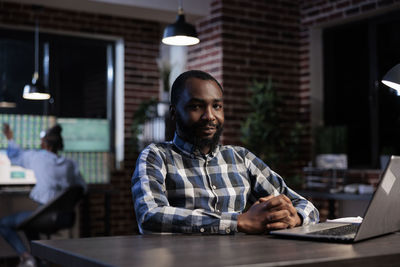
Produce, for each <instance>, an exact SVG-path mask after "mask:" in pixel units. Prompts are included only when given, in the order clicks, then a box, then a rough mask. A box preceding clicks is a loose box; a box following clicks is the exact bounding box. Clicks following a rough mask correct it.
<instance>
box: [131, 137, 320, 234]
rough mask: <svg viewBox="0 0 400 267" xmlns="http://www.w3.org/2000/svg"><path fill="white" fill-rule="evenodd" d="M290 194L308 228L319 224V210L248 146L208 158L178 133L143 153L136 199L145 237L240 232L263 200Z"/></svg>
mask: <svg viewBox="0 0 400 267" xmlns="http://www.w3.org/2000/svg"><path fill="white" fill-rule="evenodd" d="M279 194H285V195H286V196H288V197H289V198H290V199H291V201H292V203H293V205H294V207H295V208H296V209H297V211H298V213H299V215H300V216H301V217H302V219H303V224H309V223H316V222H318V220H319V213H318V210H317V209H316V208H315V207H314V206H313V205H312V204H311V203H310V202H309V201H307V200H306V199H305V198H303V197H301V196H300V195H298V194H297V193H296V192H294V191H293V190H291V189H290V188H289V187H287V186H286V184H285V182H284V181H283V179H282V178H281V177H280V176H279V175H278V174H277V173H275V172H273V171H272V170H271V169H270V168H269V167H268V166H267V165H266V164H265V163H264V162H263V161H262V160H260V159H259V158H257V157H256V156H255V155H254V154H253V153H251V152H250V151H248V150H247V149H245V148H243V147H238V146H229V145H228V146H217V148H216V149H215V150H214V151H213V152H212V153H210V154H208V155H202V154H201V153H200V151H198V150H194V149H193V146H192V145H191V144H189V143H186V142H184V141H183V140H182V139H181V138H179V137H178V136H177V135H175V138H174V140H173V141H172V142H164V143H159V144H151V145H149V146H148V147H147V148H145V149H144V150H143V151H142V153H141V154H140V156H139V158H138V160H137V162H136V169H135V172H134V174H133V177H132V195H133V202H134V207H135V212H136V218H137V222H138V226H139V231H140V233H142V234H143V233H153V232H169V233H208V234H230V233H235V232H237V217H238V214H240V213H242V212H243V211H244V210H245V208H246V206H248V205H251V204H252V203H254V202H255V201H257V200H258V199H259V198H260V197H265V196H268V195H275V196H276V195H279Z"/></svg>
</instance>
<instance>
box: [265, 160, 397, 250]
mask: <svg viewBox="0 0 400 267" xmlns="http://www.w3.org/2000/svg"><path fill="white" fill-rule="evenodd" d="M399 205H400V156H392V157H391V158H390V161H389V162H388V164H387V166H386V168H385V171H384V173H383V175H382V176H381V180H380V182H379V184H378V187H377V189H376V190H375V192H374V194H373V196H372V199H371V201H370V203H369V205H368V208H367V210H366V211H365V214H364V216H363V218H364V219H363V220H362V222H361V223H335V222H323V223H318V224H311V225H306V226H300V227H295V228H292V229H284V230H275V231H271V232H270V234H272V235H275V236H278V237H286V238H300V239H313V240H320V241H334V242H346V243H353V242H358V241H361V240H365V239H368V238H373V237H377V236H380V235H384V234H388V233H392V232H396V231H399V230H400V212H399V210H398V209H399Z"/></svg>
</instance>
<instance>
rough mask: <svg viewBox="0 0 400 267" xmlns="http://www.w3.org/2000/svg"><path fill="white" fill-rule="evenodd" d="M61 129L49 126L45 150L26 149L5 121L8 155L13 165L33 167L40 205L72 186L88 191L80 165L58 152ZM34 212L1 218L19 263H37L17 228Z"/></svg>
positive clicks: (1, 227) (3, 233)
mask: <svg viewBox="0 0 400 267" xmlns="http://www.w3.org/2000/svg"><path fill="white" fill-rule="evenodd" d="M61 131H62V128H61V126H59V125H56V126H54V127H52V128H50V129H48V130H47V131H46V134H45V135H44V136H43V137H42V138H41V148H42V149H41V150H23V149H21V148H20V147H19V146H18V145H17V144H16V143H15V142H14V140H13V132H12V130H11V129H10V127H9V125H8V124H3V133H4V135H5V136H6V138H7V140H8V148H7V156H8V157H9V159H10V161H11V163H12V165H18V166H21V167H24V168H26V169H31V170H33V172H34V174H35V177H36V185H35V186H34V187H33V189H32V191H31V192H30V198H31V199H33V200H34V201H35V202H37V203H38V204H39V205H43V204H46V203H48V202H49V201H51V200H52V199H53V198H54V197H55V196H57V194H59V193H60V192H62V191H64V190H65V189H66V188H68V187H69V186H72V185H81V186H82V187H83V188H84V189H85V190H86V187H87V186H86V184H85V182H84V180H83V179H82V176H81V174H80V171H79V168H78V165H77V164H76V163H75V162H74V161H72V160H70V159H67V158H65V157H62V156H59V155H58V154H57V153H58V151H60V150H62V149H63V147H64V144H63V139H62V136H61ZM32 212H33V211H24V212H18V213H16V214H13V215H10V216H7V217H4V218H1V219H0V235H1V236H3V238H4V239H5V240H6V241H7V242H8V243H9V244H10V245H11V246H12V247H13V248H14V249H15V250H16V251H17V252H18V255H19V256H20V265H19V266H36V262H35V259H34V257H33V256H32V255H31V254H30V253H29V252H28V249H27V248H26V247H25V245H24V243H23V242H22V240H21V239H20V237H19V236H18V234H17V231H16V230H15V228H16V226H17V225H18V224H19V223H21V222H22V221H23V220H25V219H26V218H27V217H29V216H30V214H31V213H32Z"/></svg>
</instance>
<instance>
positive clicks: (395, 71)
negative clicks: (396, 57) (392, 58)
mask: <svg viewBox="0 0 400 267" xmlns="http://www.w3.org/2000/svg"><path fill="white" fill-rule="evenodd" d="M382 83H384V84H385V85H387V86H389V87H391V88H393V89H396V90H397V91H400V64H397V65H396V66H394V67H393V68H391V69H390V70H389V71H388V72H387V73H386V75H385V76H384V77H383V79H382Z"/></svg>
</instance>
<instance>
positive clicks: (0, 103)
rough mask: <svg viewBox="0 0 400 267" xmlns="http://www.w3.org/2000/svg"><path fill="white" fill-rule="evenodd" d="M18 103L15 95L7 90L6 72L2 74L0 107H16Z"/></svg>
mask: <svg viewBox="0 0 400 267" xmlns="http://www.w3.org/2000/svg"><path fill="white" fill-rule="evenodd" d="M16 106H17V104H16V103H15V101H13V97H12V96H11V95H10V94H9V90H7V83H6V72H4V73H3V74H2V79H1V87H0V108H15V107H16Z"/></svg>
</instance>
